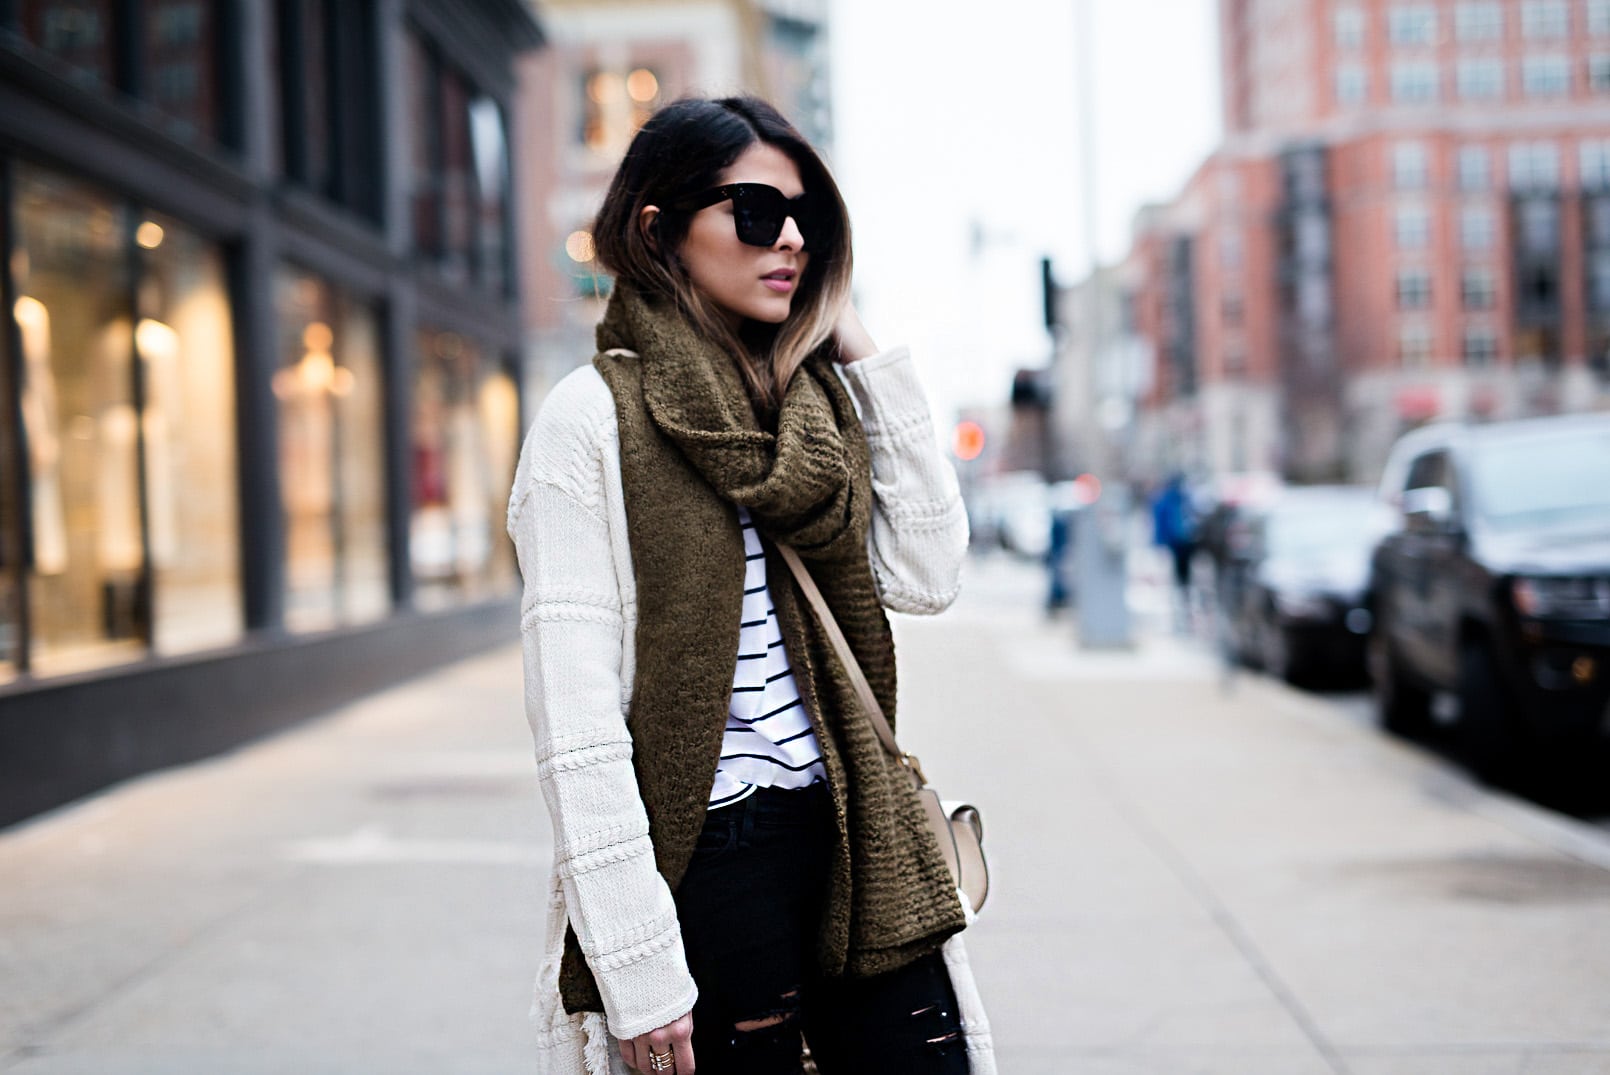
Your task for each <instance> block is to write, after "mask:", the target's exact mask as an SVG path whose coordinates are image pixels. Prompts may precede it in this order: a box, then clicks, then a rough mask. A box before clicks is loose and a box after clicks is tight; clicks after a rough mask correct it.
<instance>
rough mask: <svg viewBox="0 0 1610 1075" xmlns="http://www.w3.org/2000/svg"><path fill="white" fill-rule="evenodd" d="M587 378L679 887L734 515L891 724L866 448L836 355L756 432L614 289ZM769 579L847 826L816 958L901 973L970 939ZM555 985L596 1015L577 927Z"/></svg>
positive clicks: (826, 670)
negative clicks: (844, 648)
mask: <svg viewBox="0 0 1610 1075" xmlns="http://www.w3.org/2000/svg"><path fill="white" fill-rule="evenodd" d="M597 335H598V349H599V351H600V352H605V351H609V350H612V349H617V348H620V349H627V350H631V351H635V352H637V354H638V355H639V356H640V357H636V358H628V357H619V356H610V355H606V354H602V353H600V354H599V355H598V357H597V358H595V359H594V365H595V366H596V367H597V369H598V371H599V373H600V374H602V376H603V378H604V380H605V382H606V383H607V384H608V385H609V387H610V390H611V392H612V393H613V395H614V397H615V409H616V414H617V419H618V422H619V427H620V442H621V479H622V485H623V489H624V493H625V499H626V518H627V536H628V538H629V542H630V545H631V550H632V570H633V576H634V578H635V580H636V583H637V634H636V649H637V664H636V679H635V682H634V684H633V690H632V699H631V704H630V708H629V710H628V714H627V727H628V729H629V730H630V732H631V735H632V741H633V759H634V765H635V767H636V771H637V783H638V790H639V792H640V794H641V795H642V798H643V804H644V806H645V807H646V808H647V811H648V818H649V833H650V837H651V839H652V840H653V843H654V851H655V861H656V864H657V865H658V867H659V870H660V873H661V874H662V875H663V876H664V877H665V879H666V881H667V882H668V883H669V884H670V885H671V886H672V888H673V889H674V888H675V887H676V885H677V884H678V883H679V882H680V880H681V878H682V874H683V872H684V871H685V870H686V869H687V865H688V861H689V859H690V858H691V856H692V853H693V845H694V841H695V839H696V838H697V836H698V833H699V829H700V827H701V826H702V825H703V823H704V815H705V807H706V804H707V802H708V800H709V796H710V788H711V785H712V783H713V781H714V779H715V770H716V765H717V764H718V763H719V760H720V755H721V740H722V731H723V729H724V727H725V726H726V718H727V710H728V706H729V703H730V701H731V696H732V684H733V678H734V673H735V671H736V668H737V661H738V630H739V622H740V620H741V619H742V616H741V615H740V612H741V609H742V603H743V577H744V547H743V535H742V532H741V530H740V528H739V524H738V519H737V513H736V511H735V509H734V505H735V504H736V505H742V506H744V507H746V508H748V509H749V513H750V515H751V517H752V518H753V519H754V522H755V526H756V528H757V529H758V530H759V531H760V533H761V534H762V535H763V536H764V537H765V538H766V539H767V541H768V542H771V543H782V544H787V545H790V546H792V547H793V548H794V549H796V550H797V551H798V552H799V554H800V556H801V558H802V559H804V560H805V562H806V564H807V565H808V567H809V568H810V572H811V576H812V578H814V579H815V581H816V583H817V585H818V586H819V587H820V588H821V591H822V593H823V595H824V596H825V597H826V599H827V602H828V604H829V606H830V607H831V608H832V609H833V613H834V616H835V618H836V619H837V620H838V622H839V626H840V627H841V628H842V629H843V631H844V634H845V635H846V636H847V637H848V639H849V641H850V646H851V649H852V650H853V651H854V653H855V655H856V659H857V661H858V662H859V663H860V664H861V667H862V669H863V671H864V672H865V673H866V677H867V679H868V680H869V681H870V682H871V684H872V688H873V691H874V692H875V693H876V695H877V697H878V700H879V702H881V703H882V705H883V709H884V712H885V713H886V714H887V715H888V717H889V720H890V722H891V723H893V722H894V719H895V707H894V702H895V660H894V642H893V639H892V637H891V635H890V632H889V622H888V618H887V617H886V616H885V615H884V612H883V605H882V602H881V601H880V599H879V597H878V592H877V587H876V584H875V583H874V581H873V578H872V568H871V563H870V561H869V559H868V555H867V531H868V527H869V525H870V520H871V512H872V476H871V462H870V457H869V454H868V449H867V443H866V435H865V433H864V432H863V431H862V428H861V423H860V420H859V419H858V418H857V416H856V413H855V408H854V406H853V404H852V403H851V401H850V397H849V393H848V392H847V391H845V388H844V385H843V384H842V383H841V382H840V380H839V378H838V374H837V371H836V370H835V368H834V366H833V363H832V361H831V360H830V358H829V357H828V348H825V347H824V348H823V349H821V350H819V351H818V352H817V353H816V354H813V355H812V356H811V357H810V358H809V359H807V360H806V362H805V364H804V366H802V367H801V369H800V371H799V372H798V373H796V374H795V376H794V377H793V379H792V380H791V381H790V382H789V384H788V387H787V390H786V391H785V393H784V395H783V401H782V404H781V406H780V408H779V411H778V413H777V416H776V418H777V420H776V431H775V433H773V432H769V431H767V430H765V429H763V428H762V427H761V425H760V423H759V422H758V421H757V420H756V418H755V413H754V410H753V407H752V406H751V404H750V402H749V396H748V394H747V393H746V392H745V390H744V386H743V381H742V377H741V374H740V372H739V369H738V366H737V359H736V358H734V357H733V356H731V355H728V354H725V353H723V352H722V351H720V350H718V349H717V348H716V347H715V346H714V345H713V344H711V343H710V342H708V341H707V340H706V339H705V338H703V337H702V336H700V335H699V334H698V333H697V332H695V330H694V329H693V328H692V326H691V325H689V323H688V322H687V321H686V320H685V319H684V318H683V317H682V316H681V315H680V314H679V313H678V312H677V311H676V310H675V308H674V307H673V306H672V305H671V304H669V303H661V302H651V301H649V300H647V299H645V298H644V297H642V296H640V295H638V294H636V293H634V292H632V291H630V290H628V289H626V288H619V289H617V290H616V292H615V294H614V295H613V296H612V297H611V299H610V303H609V308H608V311H607V312H606V314H605V316H604V320H603V322H602V323H601V324H600V325H599V327H598V334H597ZM767 580H768V584H769V586H770V589H771V595H772V599H773V602H774V606H775V607H776V609H777V614H778V619H779V623H780V625H781V627H782V631H783V637H784V640H785V644H786V646H787V650H788V655H789V660H790V661H791V663H792V665H793V669H794V675H795V680H796V682H797V683H798V684H799V688H800V693H801V696H802V697H803V699H804V701H805V705H806V709H807V711H808V712H809V713H810V716H811V722H812V725H813V726H814V728H815V730H816V735H817V738H818V739H819V740H820V741H821V745H822V751H823V760H824V763H825V765H826V767H827V771H828V782H829V785H830V787H831V788H832V791H833V800H834V808H835V809H834V813H835V819H836V823H837V826H838V830H839V840H838V841H837V845H836V850H835V855H834V860H833V867H832V870H831V875H830V876H829V877H827V878H824V879H823V881H824V884H826V885H827V886H828V889H827V892H828V898H827V911H826V914H825V916H824V921H823V923H822V928H821V933H820V935H819V942H818V963H819V967H820V969H821V970H822V972H823V973H825V974H829V975H844V974H848V975H855V976H867V975H872V974H878V973H882V972H884V971H889V970H894V969H895V968H897V967H900V966H902V965H904V964H906V963H908V962H910V961H911V960H912V959H915V958H917V957H918V956H920V955H923V954H925V953H927V952H929V951H932V950H933V949H935V948H937V947H938V946H939V945H940V944H941V943H942V942H943V941H944V940H945V938H946V937H948V936H950V935H951V934H953V933H955V932H956V931H958V930H960V929H961V928H962V925H963V915H962V910H961V905H960V903H959V902H958V900H957V897H956V893H955V889H954V887H953V885H952V882H951V879H950V874H949V872H948V870H947V869H946V867H945V863H944V860H943V859H942V858H941V857H940V854H939V848H938V846H937V845H936V844H935V842H934V839H933V836H932V834H931V833H930V831H929V829H928V827H927V824H926V821H925V819H924V815H923V811H922V807H921V805H920V803H919V802H918V800H917V798H916V796H915V794H914V792H913V791H912V788H911V783H910V781H909V779H907V778H905V777H904V776H903V774H902V773H901V772H899V771H898V766H897V765H896V764H895V763H894V762H893V760H892V759H891V758H890V757H889V756H888V754H887V753H886V752H885V751H884V749H883V746H882V744H880V743H879V741H878V738H877V735H876V733H875V732H874V731H873V729H872V726H871V724H870V723H869V722H868V720H867V718H866V717H865V716H864V715H863V714H862V713H861V711H860V708H859V705H858V703H857V702H856V696H855V692H854V689H853V688H852V687H851V685H850V682H849V678H848V676H847V675H846V673H845V670H844V668H843V667H842V666H841V665H840V663H839V661H838V659H837V657H836V656H835V655H834V653H833V650H832V647H831V646H830V645H829V644H828V643H827V640H826V638H825V637H824V636H823V635H822V633H821V631H820V629H819V628H818V627H817V625H816V624H815V623H814V622H813V621H812V619H811V617H810V615H809V612H808V609H807V608H806V606H805V605H804V603H803V601H801V600H800V599H799V596H798V594H797V592H796V590H795V588H794V583H793V580H792V578H791V576H790V575H789V573H788V571H787V568H786V567H785V566H783V564H782V562H781V561H780V560H779V559H778V558H777V557H776V555H775V554H771V555H768V557H767ZM560 988H561V993H562V995H563V998H564V1002H565V1007H566V1009H567V1010H569V1011H589V1010H590V1011H599V1010H602V1007H603V1005H602V1003H601V1001H600V999H599V997H598V992H597V987H596V984H595V983H594V981H593V980H592V976H591V974H590V972H589V971H588V968H587V966H586V964H585V962H584V961H583V959H582V956H581V951H580V948H579V946H578V945H577V943H576V938H575V935H574V933H573V932H572V933H571V934H570V935H569V936H567V938H566V952H565V959H564V962H563V964H562V967H561V974H560Z"/></svg>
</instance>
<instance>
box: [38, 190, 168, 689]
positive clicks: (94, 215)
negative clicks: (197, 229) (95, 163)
mask: <svg viewBox="0 0 1610 1075" xmlns="http://www.w3.org/2000/svg"><path fill="white" fill-rule="evenodd" d="M16 211H17V222H18V238H19V239H20V250H19V254H18V256H17V257H16V259H15V261H14V264H13V271H14V273H15V275H16V279H17V289H18V298H17V300H16V305H15V307H14V309H13V311H12V313H13V316H14V317H15V319H16V324H17V329H18V334H19V338H20V340H21V344H22V355H21V356H20V357H21V360H22V361H21V366H22V383H21V386H20V387H21V404H22V420H23V428H24V431H25V433H26V436H27V442H28V457H27V469H28V476H29V496H30V503H29V509H30V514H31V521H32V528H31V532H30V533H29V535H28V540H29V541H30V542H31V544H32V548H31V554H32V555H31V563H32V567H31V570H30V573H29V613H30V619H31V624H32V629H31V639H32V646H31V648H32V653H31V655H30V656H31V661H32V666H33V668H34V670H35V671H37V672H39V673H41V674H52V673H56V672H65V671H76V670H79V669H85V668H92V667H97V666H100V665H104V664H108V663H113V662H117V661H124V660H132V659H135V658H137V657H139V656H140V655H141V654H142V653H143V652H144V649H145V640H146V638H147V637H148V636H149V631H150V616H149V614H150V602H149V600H148V599H147V595H146V594H145V593H144V592H143V590H144V588H143V585H142V581H141V571H142V566H143V548H142V544H143V543H142V541H141V518H140V505H139V477H138V470H137V451H138V446H137V440H136V438H137V432H136V424H137V423H136V418H135V411H134V397H133V372H134V371H133V369H132V359H133V338H132V337H133V324H132V319H131V316H130V310H129V307H128V301H129V278H128V270H127V267H128V259H127V257H126V256H125V254H126V247H125V237H126V235H127V234H128V233H127V222H126V219H125V215H124V213H123V211H122V209H121V208H120V207H119V206H118V205H117V204H115V203H113V202H112V201H110V200H109V199H106V198H104V197H102V196H100V195H99V194H98V193H96V192H95V191H93V190H92V189H90V188H88V187H86V186H84V185H82V184H78V183H74V182H71V181H68V180H65V179H61V178H58V177H56V176H53V175H51V174H49V173H46V172H42V171H38V170H35V169H33V168H29V167H26V166H24V167H19V168H18V170H17V187H16Z"/></svg>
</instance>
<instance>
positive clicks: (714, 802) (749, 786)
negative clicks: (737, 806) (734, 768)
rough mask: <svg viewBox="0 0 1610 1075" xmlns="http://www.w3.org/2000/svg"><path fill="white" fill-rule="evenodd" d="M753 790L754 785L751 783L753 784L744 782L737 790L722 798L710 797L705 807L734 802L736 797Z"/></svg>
mask: <svg viewBox="0 0 1610 1075" xmlns="http://www.w3.org/2000/svg"><path fill="white" fill-rule="evenodd" d="M753 790H755V785H753V784H745V785H744V786H743V787H741V788H739V789H738V790H737V791H735V792H733V793H732V794H731V795H728V796H727V797H726V798H724V799H711V800H710V802H709V806H708V807H707V809H709V808H714V807H717V806H726V805H727V804H728V803H730V802H734V801H736V800H738V799H741V798H743V797H744V796H745V795H748V794H749V793H750V792H751V791H753Z"/></svg>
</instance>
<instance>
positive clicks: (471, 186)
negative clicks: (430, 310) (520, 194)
mask: <svg viewBox="0 0 1610 1075" xmlns="http://www.w3.org/2000/svg"><path fill="white" fill-rule="evenodd" d="M405 63H406V65H407V74H408V79H407V89H406V91H405V92H406V94H407V107H408V118H409V173H410V175H409V189H410V203H411V212H410V218H411V220H412V223H413V229H414V244H415V247H416V248H417V249H418V250H419V252H420V253H422V254H424V255H426V256H427V257H428V258H429V259H430V260H431V261H433V262H435V263H436V265H437V266H438V267H439V268H440V269H441V272H442V274H443V275H444V276H445V277H446V278H447V279H449V280H451V281H453V282H454V283H467V282H471V281H473V282H475V283H477V284H479V285H481V286H483V287H484V288H485V289H486V290H488V291H491V292H493V293H496V294H499V295H503V294H506V293H507V292H508V290H509V287H510V272H509V249H508V247H509V234H508V230H509V208H508V203H509V148H508V133H507V128H506V125H505V122H504V116H503V110H502V108H501V107H500V106H499V105H498V103H497V101H496V100H494V99H493V98H491V97H488V96H485V95H484V94H482V93H481V92H480V90H479V89H478V88H477V87H476V85H475V83H474V80H473V79H471V78H469V77H467V76H465V75H464V74H462V73H461V72H459V71H457V70H455V69H454V68H453V67H451V66H450V65H448V64H447V63H445V62H443V60H442V58H441V56H440V55H439V54H437V53H436V52H435V50H434V49H432V47H431V46H430V44H429V43H428V42H426V41H424V40H423V39H421V38H420V37H418V36H417V35H414V34H410V35H409V37H408V44H407V51H406V54H405Z"/></svg>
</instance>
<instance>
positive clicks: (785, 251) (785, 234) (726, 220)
mask: <svg viewBox="0 0 1610 1075" xmlns="http://www.w3.org/2000/svg"><path fill="white" fill-rule="evenodd" d="M729 183H764V184H766V185H767V186H771V187H776V188H777V189H778V190H779V191H781V192H782V193H783V195H784V196H785V197H788V198H793V197H796V196H798V195H800V194H803V193H804V192H805V187H804V184H802V183H801V182H800V178H799V169H798V168H797V167H795V165H794V162H793V160H791V159H790V158H789V156H788V154H786V153H784V152H783V151H782V150H780V149H777V148H776V147H775V146H769V145H767V144H765V143H764V142H756V143H755V144H754V145H752V146H750V147H749V148H748V149H746V150H744V151H743V153H742V155H740V156H739V157H738V159H737V160H735V161H733V162H732V166H731V167H730V168H728V169H727V170H726V171H724V172H722V173H721V178H720V182H719V183H718V185H719V186H726V185H727V184H729ZM680 254H681V257H682V264H683V265H684V266H685V267H686V268H687V272H688V277H689V278H690V279H691V280H692V281H693V286H694V287H696V288H698V289H699V291H701V292H703V293H704V295H705V297H706V298H708V299H709V300H710V301H711V302H713V303H715V305H716V306H717V307H719V308H720V309H721V310H722V312H723V313H725V314H726V315H727V316H728V317H730V318H732V321H733V324H734V326H737V325H740V324H742V322H743V321H744V320H746V319H747V320H752V321H763V322H766V323H768V324H774V325H775V324H781V323H782V322H783V321H785V320H787V318H788V311H789V308H790V306H791V305H792V304H793V301H794V293H795V292H797V291H798V290H799V284H800V281H801V280H802V279H803V278H804V275H805V265H806V262H808V261H809V260H810V252H809V251H807V250H806V249H805V240H804V238H803V237H802V236H801V235H800V231H799V223H798V222H797V221H796V220H794V218H793V217H789V218H788V220H787V221H786V222H785V223H784V224H783V230H782V232H781V234H779V235H778V236H777V241H776V242H774V243H772V244H771V245H770V246H750V245H748V244H747V243H744V242H741V241H739V239H738V233H737V230H736V225H735V224H734V223H733V209H732V202H730V201H721V202H717V203H716V204H714V205H712V206H709V207H707V208H704V209H701V210H699V211H698V212H697V213H695V214H694V215H693V219H692V220H691V221H690V222H689V225H688V234H687V238H685V239H684V240H683V241H682V249H681V251H680Z"/></svg>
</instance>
